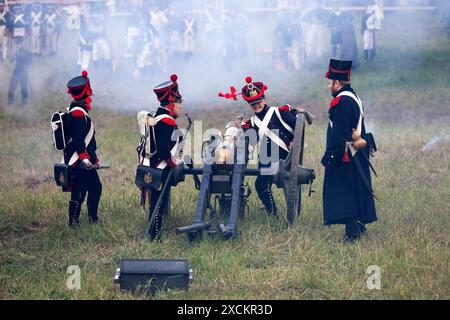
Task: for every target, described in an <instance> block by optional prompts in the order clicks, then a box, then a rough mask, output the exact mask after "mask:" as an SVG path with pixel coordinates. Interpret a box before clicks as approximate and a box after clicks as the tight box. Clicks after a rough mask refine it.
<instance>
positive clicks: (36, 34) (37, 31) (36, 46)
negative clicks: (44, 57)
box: [30, 26, 41, 54]
mask: <svg viewBox="0 0 450 320" xmlns="http://www.w3.org/2000/svg"><path fill="white" fill-rule="evenodd" d="M30 51H31V53H33V54H40V53H41V27H40V26H32V27H31V35H30Z"/></svg>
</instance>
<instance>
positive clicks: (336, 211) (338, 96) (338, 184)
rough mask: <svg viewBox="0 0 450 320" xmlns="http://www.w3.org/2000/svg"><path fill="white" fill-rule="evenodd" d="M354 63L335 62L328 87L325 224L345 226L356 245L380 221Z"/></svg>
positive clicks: (348, 237)
mask: <svg viewBox="0 0 450 320" xmlns="http://www.w3.org/2000/svg"><path fill="white" fill-rule="evenodd" d="M351 68H352V62H351V61H339V60H334V59H332V60H331V62H330V66H329V70H328V72H327V74H326V78H328V79H329V80H328V88H329V90H330V91H331V94H332V95H333V100H332V101H331V103H330V109H329V119H330V123H329V125H328V130H327V147H326V151H325V154H324V156H323V158H322V161H321V162H322V164H323V166H324V167H325V179H324V185H323V214H324V223H325V225H332V224H345V226H346V232H345V238H344V240H345V241H349V242H354V241H356V240H358V239H359V238H360V236H361V234H363V233H365V232H366V227H365V225H366V224H368V223H372V222H374V221H376V220H377V215H376V211H375V203H374V196H373V190H372V184H371V177H370V169H369V168H370V167H369V156H370V149H371V146H370V143H367V141H370V139H368V134H367V133H366V128H365V124H364V109H363V106H362V102H361V100H360V99H359V97H358V96H357V95H356V93H355V91H354V90H353V89H352V87H351V85H350V74H351V70H352V69H351Z"/></svg>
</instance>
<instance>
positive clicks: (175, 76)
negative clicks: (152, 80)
mask: <svg viewBox="0 0 450 320" xmlns="http://www.w3.org/2000/svg"><path fill="white" fill-rule="evenodd" d="M170 80H171V81H172V82H177V80H178V76H177V75H176V74H173V75H171V76H170Z"/></svg>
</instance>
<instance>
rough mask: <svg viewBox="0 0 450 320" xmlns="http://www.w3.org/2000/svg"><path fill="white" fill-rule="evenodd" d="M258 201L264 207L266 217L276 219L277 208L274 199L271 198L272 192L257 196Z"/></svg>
mask: <svg viewBox="0 0 450 320" xmlns="http://www.w3.org/2000/svg"><path fill="white" fill-rule="evenodd" d="M258 196H259V199H261V202H262V203H263V205H264V208H265V209H266V212H267V214H268V215H270V216H273V217H275V218H277V219H278V208H277V205H276V204H275V199H274V198H273V193H272V190H266V191H263V192H261V193H260V194H258Z"/></svg>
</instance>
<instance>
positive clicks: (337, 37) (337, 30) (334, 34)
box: [328, 2, 343, 58]
mask: <svg viewBox="0 0 450 320" xmlns="http://www.w3.org/2000/svg"><path fill="white" fill-rule="evenodd" d="M341 16H342V10H341V5H340V2H336V4H335V9H334V11H332V12H331V14H330V21H329V25H328V26H329V28H330V29H331V56H332V57H334V58H337V57H338V56H339V52H340V49H341V47H342V33H343V28H342V26H343V19H341Z"/></svg>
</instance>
